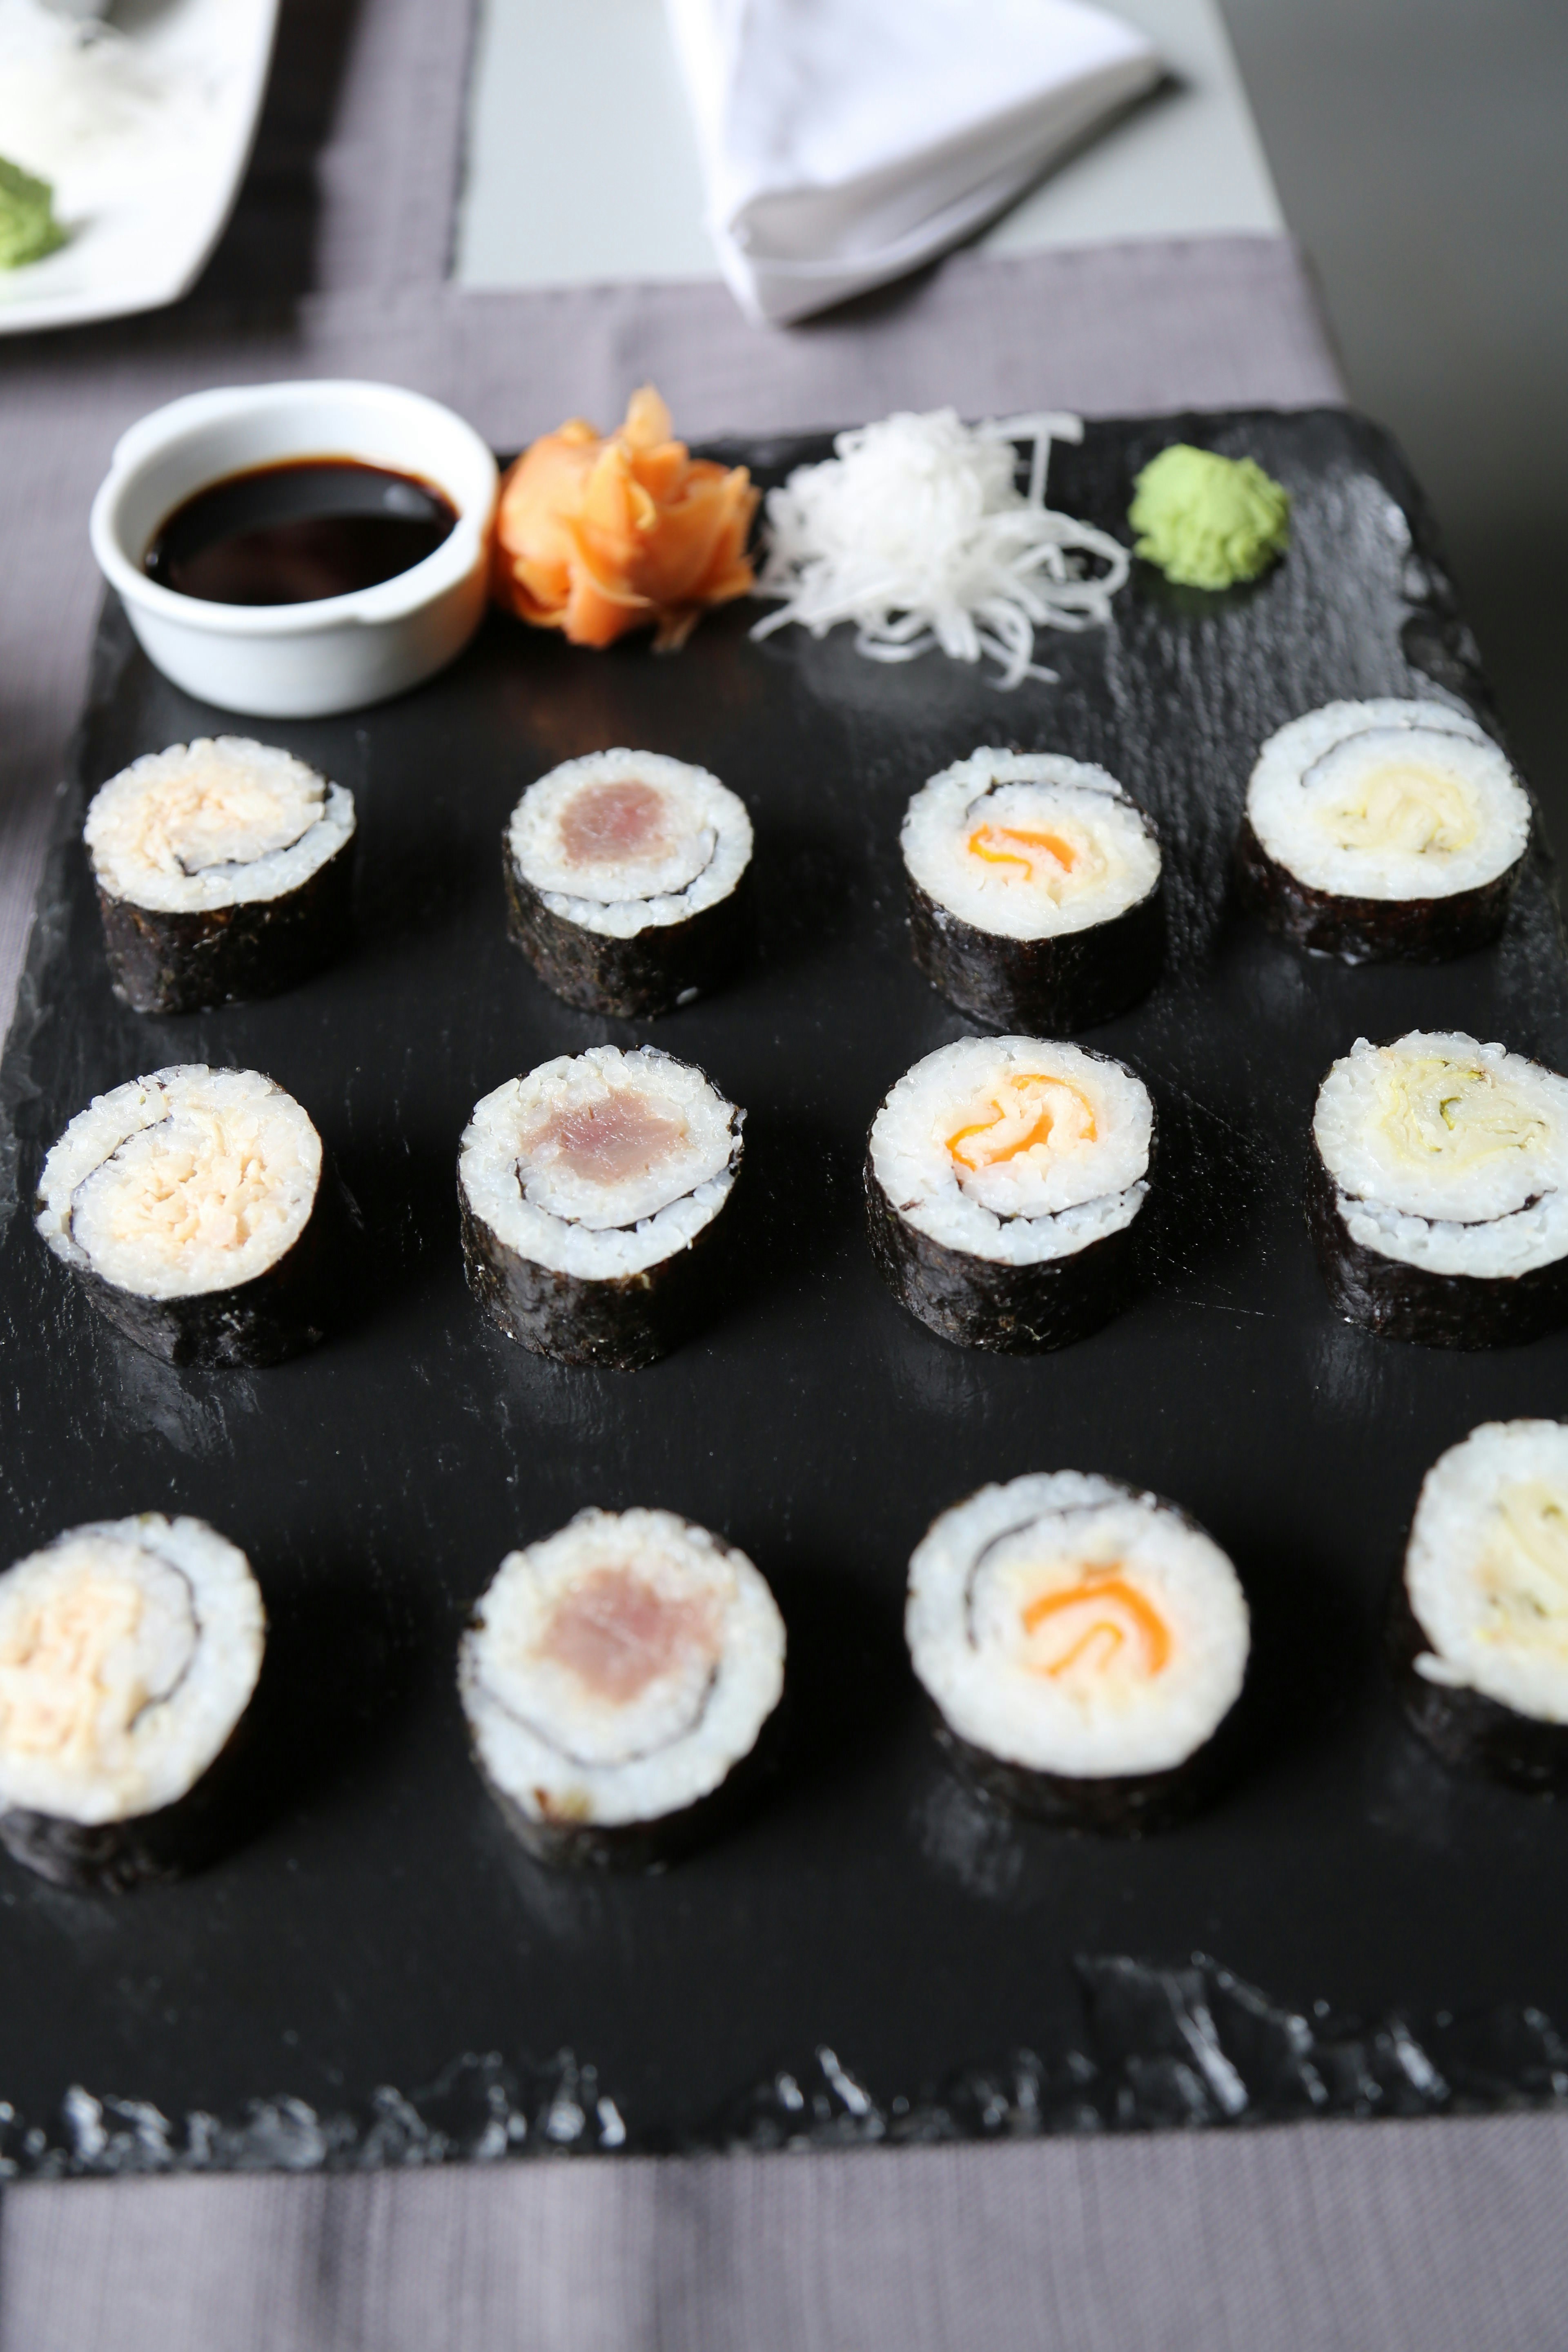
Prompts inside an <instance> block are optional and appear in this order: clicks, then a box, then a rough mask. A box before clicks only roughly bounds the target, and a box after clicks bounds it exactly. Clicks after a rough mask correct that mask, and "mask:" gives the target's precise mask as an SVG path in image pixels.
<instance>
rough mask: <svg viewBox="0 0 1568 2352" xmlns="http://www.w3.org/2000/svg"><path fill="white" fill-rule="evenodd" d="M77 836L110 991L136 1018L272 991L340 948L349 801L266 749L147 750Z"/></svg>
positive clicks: (234, 745)
mask: <svg viewBox="0 0 1568 2352" xmlns="http://www.w3.org/2000/svg"><path fill="white" fill-rule="evenodd" d="M82 836H83V839H84V840H85V841H86V843H87V846H88V850H89V854H90V856H91V858H92V871H93V878H94V880H95V881H96V883H97V885H98V905H99V912H100V914H101V916H102V918H103V940H104V945H105V947H106V948H107V950H108V951H109V971H110V980H111V982H112V983H113V987H114V993H115V994H116V996H118V997H119V998H120V999H121V1003H125V1004H129V1005H130V1006H131V1007H132V1010H133V1011H135V1012H137V1013H199V1012H200V1011H202V1009H203V1008H204V1007H205V1006H206V1005H210V1004H228V1003H234V1002H235V1001H236V1000H237V999H240V998H244V997H251V996H271V995H274V994H276V993H277V992H278V991H279V989H284V988H292V987H293V986H294V984H295V982H297V981H301V980H305V979H308V978H309V977H310V974H311V973H312V972H314V971H319V970H320V968H321V965H322V964H324V963H325V962H326V961H328V960H329V958H330V957H331V956H333V955H336V954H337V953H338V951H339V950H340V949H341V948H342V946H343V944H344V941H345V940H346V939H347V936H348V928H349V882H350V877H351V867H352V855H353V837H354V803H353V793H348V792H345V791H344V790H343V788H342V785H341V784H330V783H329V782H327V780H326V778H325V777H324V776H319V775H317V773H316V772H315V770H314V769H313V768H308V767H306V765H305V763H304V761H302V760H296V759H295V758H294V757H293V756H292V754H291V753H289V752H288V751H279V750H278V749H277V748H276V746H274V745H272V744H269V743H252V742H249V741H247V740H246V739H245V738H244V737H243V736H238V735H220V736H218V737H217V739H216V741H215V740H211V739H209V738H207V737H205V736H203V737H201V738H200V739H199V740H197V741H195V742H194V743H175V744H174V745H172V746H171V748H170V749H169V750H168V751H151V752H149V753H148V754H147V756H146V757H145V758H144V759H141V760H136V761H132V764H131V766H130V767H129V768H126V769H124V770H123V771H122V772H121V774H119V775H118V776H111V777H110V781H109V782H108V783H106V784H105V785H104V786H103V787H102V788H101V790H100V792H99V793H97V794H96V795H95V796H94V799H93V803H92V805H91V807H90V808H89V810H88V813H87V823H86V824H85V825H84V826H83V828H82Z"/></svg>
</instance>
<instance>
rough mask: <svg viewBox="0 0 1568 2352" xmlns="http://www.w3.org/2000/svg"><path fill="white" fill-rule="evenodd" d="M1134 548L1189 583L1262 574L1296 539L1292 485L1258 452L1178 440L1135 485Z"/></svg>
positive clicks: (1217, 584) (1233, 581) (1228, 584)
mask: <svg viewBox="0 0 1568 2352" xmlns="http://www.w3.org/2000/svg"><path fill="white" fill-rule="evenodd" d="M1132 489H1133V499H1132V505H1131V509H1130V511H1129V513H1128V517H1127V520H1128V521H1129V522H1130V523H1131V525H1132V528H1133V530H1135V531H1137V532H1138V534H1139V537H1138V540H1137V543H1136V545H1135V547H1134V550H1133V552H1134V553H1135V554H1138V555H1142V557H1143V558H1144V559H1145V561H1146V562H1150V563H1155V564H1158V565H1159V567H1160V570H1161V571H1162V572H1163V573H1164V575H1165V577H1166V579H1167V580H1175V581H1178V582H1180V583H1181V584H1182V586H1183V587H1184V588H1234V587H1235V586H1236V585H1237V583H1238V582H1239V581H1243V580H1256V579H1257V578H1258V573H1259V572H1266V571H1267V570H1268V566H1269V565H1270V564H1271V563H1272V562H1273V561H1274V559H1275V557H1276V556H1278V555H1282V554H1283V553H1284V551H1285V550H1286V548H1287V546H1288V545H1289V539H1290V493H1289V490H1285V489H1281V488H1280V487H1279V483H1278V482H1276V481H1274V480H1273V479H1272V478H1270V477H1269V476H1268V474H1266V473H1265V472H1264V470H1263V468H1262V467H1261V466H1257V465H1254V463H1253V461H1252V459H1251V458H1250V457H1217V456H1216V455H1215V452H1214V451H1213V450H1212V449H1194V448H1191V447H1189V446H1188V445H1187V443H1185V442H1184V441H1176V442H1173V444H1172V446H1170V448H1168V449H1162V450H1161V452H1160V454H1159V456H1158V457H1154V458H1152V459H1151V461H1150V463H1149V464H1148V465H1147V466H1145V467H1144V468H1143V470H1142V473H1141V474H1140V475H1139V477H1138V478H1137V480H1136V481H1135V482H1134V483H1133V485H1132Z"/></svg>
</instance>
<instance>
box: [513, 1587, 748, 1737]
mask: <svg viewBox="0 0 1568 2352" xmlns="http://www.w3.org/2000/svg"><path fill="white" fill-rule="evenodd" d="M539 1648H540V1654H541V1655H542V1656H543V1657H546V1658H553V1659H554V1660H555V1662H556V1664H558V1665H563V1666H566V1667H569V1668H570V1670H571V1672H572V1673H573V1674H574V1675H576V1676H577V1679H578V1680H579V1682H582V1683H584V1684H586V1685H587V1687H588V1689H589V1690H591V1691H592V1692H593V1693H594V1696H595V1697H596V1698H603V1699H608V1700H609V1701H610V1702H611V1703H612V1705H614V1706H626V1704H627V1703H628V1701H630V1700H632V1699H635V1698H640V1697H641V1696H642V1694H643V1692H644V1691H645V1690H647V1686H648V1685H649V1683H651V1682H656V1681H657V1680H658V1676H659V1675H666V1674H668V1673H669V1671H670V1669H671V1668H672V1667H673V1666H675V1665H677V1664H680V1663H681V1662H682V1661H683V1660H684V1658H685V1657H686V1656H688V1655H689V1654H690V1653H691V1652H692V1651H696V1652H697V1653H698V1654H700V1655H701V1656H704V1657H706V1658H707V1659H709V1660H710V1661H711V1660H712V1659H714V1658H715V1657H716V1656H717V1654H718V1642H717V1638H716V1635H715V1631H714V1626H713V1621H712V1612H711V1610H710V1607H709V1605H708V1603H707V1602H705V1601H669V1600H667V1599H666V1598H665V1597H664V1596H663V1594H661V1593H658V1592H656V1591H654V1590H653V1588H652V1586H651V1585H648V1584H645V1583H644V1582H643V1580H642V1579H641V1578H640V1577H639V1576H638V1575H637V1574H636V1572H635V1571H634V1570H631V1569H629V1568H595V1570H592V1571H591V1573H590V1574H589V1575H587V1576H585V1577H584V1579H583V1580H582V1582H581V1583H579V1584H575V1585H574V1586H573V1588H572V1590H571V1591H570V1592H568V1593H567V1594H566V1595H565V1597H564V1598H563V1601H561V1603H560V1605H559V1606H558V1608H557V1609H556V1612H555V1614H554V1615H553V1617H552V1619H551V1621H550V1624H549V1627H548V1630H547V1631H546V1633H545V1635H544V1638H543V1640H542V1642H541V1643H540V1645H539Z"/></svg>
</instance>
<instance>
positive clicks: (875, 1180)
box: [866, 1143, 1154, 1356]
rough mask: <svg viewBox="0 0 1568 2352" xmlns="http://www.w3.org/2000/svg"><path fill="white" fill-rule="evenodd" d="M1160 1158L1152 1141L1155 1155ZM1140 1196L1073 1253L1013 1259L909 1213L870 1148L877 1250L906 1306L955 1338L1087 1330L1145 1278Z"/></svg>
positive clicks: (1009, 1342) (976, 1343)
mask: <svg viewBox="0 0 1568 2352" xmlns="http://www.w3.org/2000/svg"><path fill="white" fill-rule="evenodd" d="M1153 1164H1154V1160H1153V1150H1152V1143H1151V1150H1150V1155H1149V1166H1150V1170H1151V1171H1152V1168H1153ZM866 1216H867V1224H868V1231H869V1234H870V1239H871V1255H872V1256H873V1257H874V1258H875V1259H876V1261H877V1264H878V1266H879V1268H880V1270H881V1273H882V1276H883V1278H884V1280H885V1281H886V1282H887V1285H888V1287H889V1289H890V1290H891V1292H892V1294H893V1296H894V1297H895V1298H896V1299H897V1300H898V1302H899V1304H900V1307H908V1308H909V1311H910V1314H911V1315H914V1316H918V1317H919V1318H920V1320H921V1322H922V1323H923V1324H924V1325H925V1326H926V1328H927V1329H928V1330H931V1331H934V1332H935V1333H936V1335H937V1337H938V1338H939V1339H951V1340H952V1344H953V1346H954V1347H956V1348H989V1349H994V1351H995V1352H997V1353H998V1354H1001V1355H1007V1356H1034V1355H1043V1354H1044V1353H1046V1351H1047V1349H1052V1348H1067V1347H1070V1346H1071V1344H1072V1342H1073V1341H1074V1340H1075V1339H1088V1337H1089V1333H1090V1332H1091V1331H1098V1330H1099V1329H1100V1328H1101V1326H1102V1325H1103V1324H1106V1323H1109V1322H1110V1319H1111V1318H1112V1317H1113V1316H1115V1315H1119V1314H1120V1313H1121V1309H1122V1308H1123V1307H1125V1306H1126V1305H1127V1304H1128V1301H1129V1300H1130V1299H1131V1297H1132V1295H1133V1292H1134V1291H1135V1290H1136V1288H1137V1286H1138V1226H1139V1222H1140V1219H1141V1218H1142V1205H1140V1207H1139V1209H1138V1210H1137V1211H1136V1213H1134V1215H1133V1217H1132V1221H1131V1223H1130V1224H1126V1225H1123V1226H1122V1228H1121V1231H1120V1233H1114V1234H1104V1235H1103V1236H1102V1237H1101V1238H1100V1240H1099V1241H1095V1242H1090V1243H1089V1244H1088V1245H1087V1247H1085V1248H1083V1249H1080V1250H1075V1251H1074V1252H1072V1253H1071V1255H1068V1256H1067V1257H1057V1258H1047V1259H1046V1260H1045V1261H1044V1262H1043V1263H1042V1264H1040V1265H1002V1264H1000V1263H999V1262H998V1261H997V1260H995V1259H994V1258H984V1257H975V1256H973V1255H971V1254H970V1252H969V1251H967V1250H960V1249H951V1248H949V1247H948V1245H947V1244H945V1243H944V1242H936V1241H932V1240H931V1236H930V1235H929V1234H922V1233H919V1232H917V1231H916V1229H915V1227H914V1226H913V1225H911V1224H910V1223H909V1222H908V1221H907V1220H906V1219H905V1218H903V1217H900V1214H899V1213H898V1211H897V1209H896V1208H895V1207H894V1206H893V1204H892V1202H890V1201H889V1198H888V1196H887V1194H886V1192H884V1191H883V1190H882V1186H881V1181H880V1180H879V1177H878V1175H877V1171H876V1170H875V1168H874V1167H873V1166H872V1164H871V1155H870V1153H869V1152H868V1153H867V1155H866Z"/></svg>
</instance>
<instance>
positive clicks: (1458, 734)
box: [1236, 701, 1530, 963]
mask: <svg viewBox="0 0 1568 2352" xmlns="http://www.w3.org/2000/svg"><path fill="white" fill-rule="evenodd" d="M1529 845H1530V799H1529V795H1528V794H1527V793H1526V792H1525V790H1524V787H1523V785H1522V784H1521V782H1520V781H1519V779H1518V777H1517V776H1516V775H1515V774H1514V772H1513V771H1512V769H1511V768H1510V766H1509V763H1508V761H1507V760H1506V759H1505V758H1504V757H1503V755H1502V753H1501V751H1499V749H1498V747H1497V745H1496V744H1495V743H1494V742H1493V741H1492V740H1491V738H1490V736H1489V735H1488V734H1487V733H1486V732H1485V730H1483V729H1482V728H1481V727H1480V726H1479V725H1478V723H1477V722H1476V720H1475V719H1472V718H1470V717H1469V716H1468V713H1467V712H1464V711H1459V710H1450V709H1448V708H1447V705H1446V704H1443V703H1440V702H1395V701H1377V702H1331V703H1330V704H1329V705H1328V706H1327V708H1326V709H1322V710H1312V711H1309V712H1308V714H1307V716H1306V717H1305V718H1304V719H1292V720H1291V722H1290V724H1289V726H1288V727H1281V728H1280V730H1279V733H1278V734H1275V735H1271V736H1270V737H1269V739H1268V742H1267V743H1265V745H1264V746H1263V750H1262V751H1261V753H1260V754H1259V756H1258V765H1257V766H1256V767H1255V768H1254V770H1253V772H1252V780H1251V782H1250V783H1249V784H1248V785H1247V814H1246V816H1245V817H1244V818H1243V820H1242V825H1241V832H1240V835H1239V836H1238V838H1237V852H1236V870H1237V886H1238V888H1239V892H1240V896H1241V898H1242V901H1243V903H1244V905H1246V906H1247V907H1249V908H1251V909H1252V911H1253V913H1254V914H1256V915H1258V916H1259V917H1260V918H1261V919H1262V920H1263V921H1264V922H1266V923H1267V924H1268V926H1269V927H1270V929H1273V930H1276V931H1279V932H1281V933H1283V935H1284V937H1285V938H1286V939H1288V940H1294V942H1295V943H1296V945H1297V946H1298V947H1302V948H1311V949H1314V950H1318V951H1319V952H1320V953H1321V954H1325V955H1336V956H1342V957H1343V958H1344V960H1345V961H1346V962H1347V963H1368V962H1406V963H1441V962H1443V961H1446V960H1447V958H1448V957H1450V956H1459V955H1467V954H1468V952H1469V951H1470V950H1471V949H1472V948H1481V947H1486V946H1487V945H1488V944H1489V942H1490V941H1491V940H1495V939H1496V938H1497V936H1498V933H1499V932H1500V930H1501V929H1502V927H1503V923H1504V920H1505V919H1506V917H1507V914H1508V908H1509V901H1510V898H1512V896H1513V892H1514V887H1515V885H1516V884H1517V882H1518V880H1519V877H1520V876H1521V873H1522V872H1523V870H1524V857H1525V852H1526V850H1527V849H1528V847H1529Z"/></svg>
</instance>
